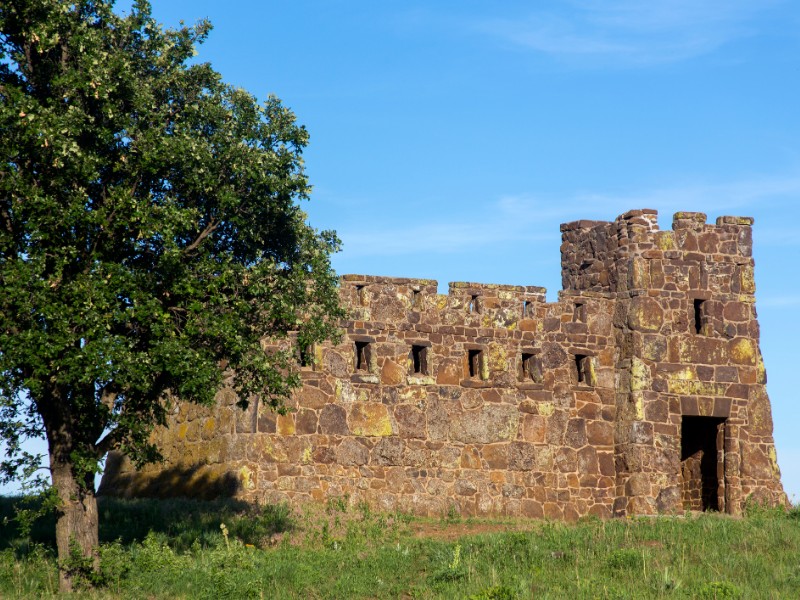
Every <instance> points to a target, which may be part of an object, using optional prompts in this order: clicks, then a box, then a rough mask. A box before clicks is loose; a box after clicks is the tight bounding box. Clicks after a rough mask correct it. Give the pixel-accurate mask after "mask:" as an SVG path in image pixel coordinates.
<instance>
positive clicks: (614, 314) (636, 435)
mask: <svg viewBox="0 0 800 600" xmlns="http://www.w3.org/2000/svg"><path fill="white" fill-rule="evenodd" d="M751 225H752V219H748V218H743V217H720V218H719V219H717V222H716V225H708V224H707V223H706V217H705V215H703V214H702V213H677V214H676V215H675V217H674V220H673V228H672V230H671V231H660V230H659V228H658V223H657V214H656V211H653V210H647V209H645V210H636V211H630V212H628V213H625V214H624V215H621V216H620V217H618V218H617V219H616V220H615V221H613V222H599V221H577V222H574V223H568V224H565V225H562V227H561V231H562V239H563V243H562V246H561V252H562V278H563V282H564V289H563V290H562V291H561V292H560V293H559V296H558V300H557V301H555V302H547V300H546V291H545V289H544V288H541V287H534V286H511V285H495V284H479V283H468V282H456V283H451V284H450V285H449V289H448V293H447V294H439V293H438V284H437V282H436V281H433V280H428V279H407V278H394V277H376V276H368V275H345V276H343V277H342V278H341V285H340V294H341V299H342V302H343V303H344V304H345V306H347V308H348V312H349V317H348V320H346V321H344V322H343V323H342V329H343V336H342V339H341V342H340V343H338V344H330V343H327V344H321V345H319V346H317V347H315V348H313V349H303V352H299V353H298V356H299V357H301V358H300V360H299V364H298V366H297V368H298V369H299V371H300V374H301V377H302V381H303V386H302V388H300V389H299V390H298V391H297V392H296V393H295V394H294V396H293V398H292V399H291V401H290V403H289V406H288V408H289V412H288V413H287V414H285V415H279V414H276V413H274V412H272V411H270V410H269V409H268V408H266V407H265V406H263V405H261V404H260V403H259V402H257V401H256V402H253V403H251V406H250V407H249V408H248V409H247V411H244V412H242V411H240V410H239V409H237V408H236V407H235V402H236V397H235V394H233V392H232V391H231V390H229V389H223V390H221V391H220V392H219V394H218V399H219V402H218V404H217V406H215V407H214V408H213V409H202V408H199V407H195V406H192V405H186V404H180V405H178V407H177V410H176V412H175V413H174V414H173V415H172V418H171V421H170V424H169V427H168V428H165V429H161V430H159V431H158V432H157V433H156V440H157V441H158V442H159V445H160V446H161V448H162V450H163V452H164V455H165V458H166V460H167V462H166V465H156V466H151V467H148V468H146V469H145V470H144V471H141V472H135V471H134V470H133V469H132V467H131V465H130V464H129V463H128V462H127V461H126V459H124V458H123V457H121V456H119V455H116V456H113V457H111V458H110V459H109V465H108V468H107V472H106V476H105V477H104V480H103V485H102V489H101V491H103V492H104V493H113V494H122V495H183V494H189V495H200V496H204V495H206V496H207V495H216V494H220V493H228V494H233V495H236V496H237V497H241V498H244V499H251V500H256V501H261V502H263V501H281V500H288V501H291V502H301V501H310V500H316V501H319V500H323V499H325V498H328V497H333V496H343V495H347V496H348V497H349V498H350V499H351V501H353V502H356V501H360V500H364V501H366V502H369V503H371V504H373V505H375V506H378V507H380V508H384V509H400V510H406V511H412V512H416V513H423V514H430V515H440V514H443V513H446V512H448V511H449V510H452V509H456V510H458V511H459V512H461V513H462V514H510V515H524V516H531V517H548V518H557V519H574V518H577V517H579V516H582V515H596V516H600V517H609V516H613V515H627V514H655V513H659V512H667V513H674V512H683V511H684V510H709V509H713V510H721V511H725V512H729V513H734V514H735V513H737V512H739V511H740V510H741V507H742V505H743V503H744V501H745V500H746V499H747V498H748V497H750V498H755V499H758V500H759V501H763V502H767V503H770V504H776V503H783V502H785V495H784V494H783V490H782V488H781V484H780V474H779V472H778V470H777V463H776V459H775V450H774V444H773V441H772V423H771V420H770V407H769V400H768V397H767V395H766V387H765V381H766V380H765V371H764V366H763V361H762V360H761V354H760V351H759V348H758V333H759V332H758V323H757V320H756V315H755V309H754V295H753V293H754V284H753V260H752V237H751ZM283 343H291V338H290V340H289V342H283Z"/></svg>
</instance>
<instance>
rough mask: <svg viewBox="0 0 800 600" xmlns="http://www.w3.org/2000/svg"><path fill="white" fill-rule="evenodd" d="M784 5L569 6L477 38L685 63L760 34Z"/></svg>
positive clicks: (617, 0) (571, 0)
mask: <svg viewBox="0 0 800 600" xmlns="http://www.w3.org/2000/svg"><path fill="white" fill-rule="evenodd" d="M777 3H780V2H779V1H778V0H762V1H761V2H752V1H751V0H704V1H703V2H698V1H697V0H660V1H659V2H653V1H652V0H562V1H561V2H557V3H555V5H553V4H549V5H548V8H547V9H543V8H542V9H536V10H533V11H530V12H528V13H527V14H526V15H524V16H522V17H517V18H508V17H495V18H488V19H483V20H481V21H480V22H477V23H474V24H473V28H474V29H475V30H477V31H480V32H483V33H486V34H490V35H492V36H495V37H497V38H500V39H502V40H505V41H506V42H509V43H511V44H514V45H517V46H520V47H523V48H527V49H530V50H533V51H535V52H540V53H544V54H548V55H552V56H556V57H559V58H563V59H567V60H572V61H575V60H580V61H581V62H586V60H590V61H600V62H602V63H608V62H611V63H612V64H617V65H623V66H637V65H649V64H654V63H669V62H676V61H680V60H685V59H688V58H692V57H695V56H699V55H702V54H707V53H709V52H713V51H714V50H716V49H717V48H719V47H721V46H723V45H725V44H727V43H728V42H730V41H732V40H735V39H738V38H741V37H745V36H749V35H754V34H756V33H757V32H758V28H757V25H756V17H758V16H759V14H760V13H762V12H764V11H765V10H767V9H769V8H771V7H772V6H773V5H775V4H777Z"/></svg>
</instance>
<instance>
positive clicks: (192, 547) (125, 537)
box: [0, 499, 800, 600]
mask: <svg viewBox="0 0 800 600" xmlns="http://www.w3.org/2000/svg"><path fill="white" fill-rule="evenodd" d="M100 513H101V532H102V534H103V540H104V541H103V544H102V548H101V557H102V559H101V563H102V579H103V581H102V584H103V585H102V587H98V588H96V589H94V590H85V591H83V592H82V593H81V595H82V596H83V597H87V598H118V597H121V598H192V599H194V598H197V599H200V598H215V599H216V598H469V599H478V600H490V599H502V600H507V599H514V598H520V599H522V598H709V599H715V598H718V599H722V598H726V599H727V598H748V599H749V598H797V597H800V561H799V560H798V557H800V509H798V508H795V509H793V510H791V511H788V512H784V511H779V510H765V509H753V510H751V511H749V512H748V515H747V517H746V518H743V519H732V518H728V517H724V516H720V515H714V514H703V515H691V516H686V517H681V518H640V519H627V520H612V521H598V520H586V521H581V522H579V523H577V524H572V525H568V524H563V523H552V522H537V521H524V520H509V519H505V520H474V519H466V520H460V519H454V518H452V516H451V515H443V516H442V518H441V519H421V518H415V517H408V516H406V515H397V514H384V513H375V512H372V511H371V510H370V509H369V508H368V507H366V506H364V505H360V506H351V505H350V503H348V502H347V501H346V499H342V500H339V501H332V502H329V503H328V505H326V506H316V507H306V508H304V509H303V510H300V511H294V512H293V511H291V510H290V509H289V508H288V507H286V506H268V507H262V508H253V507H250V506H247V505H244V504H237V503H234V502H213V503H208V502H192V501H188V500H184V501H176V500H169V501H160V502H159V501H152V500H131V501H121V500H110V499H106V500H104V501H103V502H102V504H101V507H100ZM3 516H13V509H12V500H11V499H0V519H1V518H3ZM223 524H224V527H221V525H223ZM474 531H480V532H481V533H479V534H475V533H470V532H474ZM50 532H52V522H51V523H42V524H41V525H37V526H36V527H35V528H34V529H33V530H32V531H31V534H30V536H28V537H27V538H23V537H21V536H20V535H19V532H18V531H17V529H16V528H15V527H14V525H13V522H12V523H9V524H7V525H6V526H5V527H2V529H0V597H3V598H6V597H8V598H41V597H53V596H54V595H55V590H56V587H57V580H58V577H57V570H56V562H55V559H54V557H53V554H54V551H53V540H52V537H51V535H52V534H51V533H50Z"/></svg>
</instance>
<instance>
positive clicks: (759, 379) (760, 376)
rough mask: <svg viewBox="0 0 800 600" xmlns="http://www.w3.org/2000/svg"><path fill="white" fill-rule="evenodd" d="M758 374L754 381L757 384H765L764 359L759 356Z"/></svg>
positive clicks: (765, 368) (765, 370) (765, 369)
mask: <svg viewBox="0 0 800 600" xmlns="http://www.w3.org/2000/svg"><path fill="white" fill-rule="evenodd" d="M757 368H758V373H757V375H756V377H757V379H756V381H757V382H758V383H762V384H763V383H767V367H766V366H765V365H764V358H763V357H762V356H761V355H760V354H759V355H758V365H757Z"/></svg>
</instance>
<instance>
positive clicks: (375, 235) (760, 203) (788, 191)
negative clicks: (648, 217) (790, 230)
mask: <svg viewBox="0 0 800 600" xmlns="http://www.w3.org/2000/svg"><path fill="white" fill-rule="evenodd" d="M798 197H800V175H789V176H783V177H779V176H776V177H762V178H754V179H745V180H740V181H732V182H722V183H697V184H686V185H676V186H665V187H662V188H657V189H650V190H642V191H630V192H624V193H606V192H586V191H581V192H575V193H574V194H572V195H571V196H568V197H562V198H552V197H546V196H544V195H537V194H519V195H507V196H503V197H500V198H497V199H495V200H494V201H493V202H487V203H486V204H485V205H484V206H483V207H482V208H480V209H475V208H474V207H471V208H470V210H468V211H460V212H458V213H454V212H447V213H445V214H442V215H441V216H439V217H435V216H432V215H430V214H428V215H427V216H426V219H425V221H424V222H422V223H421V222H419V221H418V220H395V221H393V222H391V224H388V225H387V222H386V221H383V222H382V223H380V224H378V223H365V222H364V221H363V220H361V219H359V221H358V223H353V224H352V228H349V227H342V228H340V230H339V234H340V237H341V238H342V239H343V240H344V241H345V244H344V255H345V256H346V257H347V259H348V260H351V259H357V258H358V257H364V256H368V257H376V256H384V257H400V256H413V255H430V254H440V255H444V254H458V253H470V252H474V251H476V250H478V249H482V248H488V247H490V246H498V245H502V244H505V245H507V244H508V243H509V242H515V241H524V242H525V243H526V244H528V245H533V244H534V243H536V242H540V241H547V242H548V244H549V243H550V242H551V241H552V240H555V239H558V236H559V235H560V234H559V229H558V225H559V224H560V223H563V222H568V221H572V220H577V219H600V220H608V219H611V218H614V217H615V216H616V215H618V214H621V213H623V212H626V211H628V210H631V209H636V208H653V209H656V210H658V211H659V215H660V217H661V220H662V227H669V226H670V223H671V217H672V214H673V213H675V212H678V211H684V210H692V211H700V212H705V213H708V215H709V220H710V222H713V219H715V218H716V217H717V216H719V215H723V214H727V215H731V214H734V215H747V214H751V213H755V212H758V210H759V209H763V207H764V206H766V205H772V206H774V207H776V208H785V209H790V210H794V211H795V212H800V208H798V207H797V201H796V199H797V198H798ZM456 214H457V215H458V216H454V215H456ZM784 241H785V243H787V244H789V243H792V244H796V243H797V242H796V241H795V240H794V238H793V237H791V238H790V237H788V236H787V237H786V238H785V240H784ZM773 242H775V240H773Z"/></svg>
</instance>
